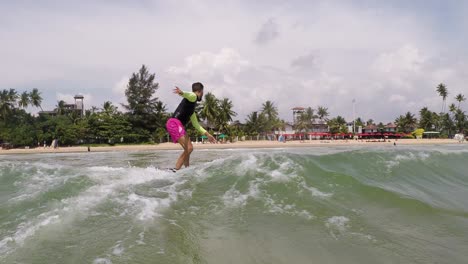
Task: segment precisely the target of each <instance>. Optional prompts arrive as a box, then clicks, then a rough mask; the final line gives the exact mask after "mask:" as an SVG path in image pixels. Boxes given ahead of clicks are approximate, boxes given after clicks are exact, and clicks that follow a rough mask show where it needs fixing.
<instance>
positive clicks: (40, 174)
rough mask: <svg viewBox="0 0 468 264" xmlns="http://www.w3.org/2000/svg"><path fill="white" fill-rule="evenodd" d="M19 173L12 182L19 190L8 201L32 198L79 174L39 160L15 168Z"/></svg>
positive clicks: (70, 169)
mask: <svg viewBox="0 0 468 264" xmlns="http://www.w3.org/2000/svg"><path fill="white" fill-rule="evenodd" d="M17 169H19V170H20V171H19V172H20V175H19V176H18V177H17V180H16V181H15V182H14V183H13V184H14V186H16V187H18V188H19V189H20V190H21V192H18V194H17V195H16V196H15V197H12V198H10V199H8V202H10V203H16V202H21V201H24V200H28V199H34V198H36V197H37V196H39V195H41V194H42V193H44V192H47V191H49V190H51V189H54V188H57V187H58V186H61V185H63V184H64V183H66V181H68V180H69V179H72V178H75V177H78V176H79V171H77V170H73V169H72V168H68V167H66V166H63V165H62V166H57V167H55V166H53V165H49V164H44V163H40V162H34V163H27V164H24V165H22V166H21V167H20V168H17Z"/></svg>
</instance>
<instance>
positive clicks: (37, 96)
mask: <svg viewBox="0 0 468 264" xmlns="http://www.w3.org/2000/svg"><path fill="white" fill-rule="evenodd" d="M29 98H30V100H31V104H32V105H33V106H34V107H39V108H41V111H43V110H42V106H41V103H42V97H41V93H40V92H39V90H38V89H37V88H34V89H33V90H32V92H31V93H30V94H29Z"/></svg>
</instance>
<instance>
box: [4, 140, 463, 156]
mask: <svg viewBox="0 0 468 264" xmlns="http://www.w3.org/2000/svg"><path fill="white" fill-rule="evenodd" d="M394 143H396V145H397V146H398V145H405V146H408V145H440V144H444V145H446V144H466V143H459V142H458V141H457V140H454V139H398V140H390V141H386V142H382V141H380V142H377V141H365V140H364V141H359V140H305V141H289V142H285V143H283V142H278V141H268V140H260V141H238V142H234V143H218V144H210V143H205V144H201V143H196V142H194V143H193V148H194V149H234V148H236V149H242V148H259V149H265V148H295V147H298V148H302V147H327V146H393V144H394ZM150 150H154V151H157V150H182V147H181V146H180V145H179V144H174V143H172V142H166V143H161V144H155V145H123V146H104V147H91V152H112V151H150ZM79 152H88V146H73V147H59V148H57V149H54V148H43V147H38V148H32V149H9V150H4V149H0V155H8V154H35V153H79Z"/></svg>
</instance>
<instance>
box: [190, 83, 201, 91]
mask: <svg viewBox="0 0 468 264" xmlns="http://www.w3.org/2000/svg"><path fill="white" fill-rule="evenodd" d="M198 91H203V84H202V83H200V82H196V83H194V84H192V92H198Z"/></svg>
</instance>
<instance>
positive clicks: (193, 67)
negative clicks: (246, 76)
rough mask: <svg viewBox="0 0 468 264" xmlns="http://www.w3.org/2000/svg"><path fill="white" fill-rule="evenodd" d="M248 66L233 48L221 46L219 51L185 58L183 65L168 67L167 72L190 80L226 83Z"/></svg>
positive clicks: (233, 82) (233, 80) (229, 82)
mask: <svg viewBox="0 0 468 264" xmlns="http://www.w3.org/2000/svg"><path fill="white" fill-rule="evenodd" d="M248 67H249V62H248V61H247V60H245V59H243V58H242V57H241V56H240V54H239V53H238V52H237V51H235V50H234V49H230V48H223V49H221V51H220V52H219V53H211V52H200V53H198V54H194V55H191V56H189V57H187V58H185V63H184V65H182V66H180V67H177V66H172V67H170V68H169V69H168V70H167V72H168V73H169V74H174V75H181V76H184V77H186V78H189V79H191V80H218V82H219V81H220V82H225V83H228V84H235V83H236V82H237V80H236V79H237V78H236V77H237V75H238V74H239V73H240V72H241V71H242V70H244V69H246V68H248Z"/></svg>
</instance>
